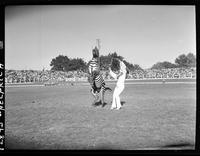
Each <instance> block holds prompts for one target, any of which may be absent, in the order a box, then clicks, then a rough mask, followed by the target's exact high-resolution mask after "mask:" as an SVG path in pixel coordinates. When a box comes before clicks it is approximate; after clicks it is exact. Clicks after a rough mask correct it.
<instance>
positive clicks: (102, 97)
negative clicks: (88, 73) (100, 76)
mask: <svg viewBox="0 0 200 156" xmlns="http://www.w3.org/2000/svg"><path fill="white" fill-rule="evenodd" d="M104 93H105V90H104V87H101V93H100V95H101V104H102V105H104Z"/></svg>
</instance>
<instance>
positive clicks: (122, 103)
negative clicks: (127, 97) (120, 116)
mask: <svg viewBox="0 0 200 156" xmlns="http://www.w3.org/2000/svg"><path fill="white" fill-rule="evenodd" d="M125 103H126V102H125V101H121V105H122V106H123V105H124V104H125ZM107 104H108V103H105V102H104V104H103V105H102V107H105V106H106V105H107Z"/></svg>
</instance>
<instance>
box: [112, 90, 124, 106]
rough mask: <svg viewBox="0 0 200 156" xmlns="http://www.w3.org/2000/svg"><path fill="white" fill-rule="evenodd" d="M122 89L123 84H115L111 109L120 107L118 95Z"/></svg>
mask: <svg viewBox="0 0 200 156" xmlns="http://www.w3.org/2000/svg"><path fill="white" fill-rule="evenodd" d="M123 90H124V86H116V87H115V90H114V93H113V101H112V106H111V109H114V108H117V109H120V108H121V102H120V97H119V95H120V94H121V92H122V91H123Z"/></svg>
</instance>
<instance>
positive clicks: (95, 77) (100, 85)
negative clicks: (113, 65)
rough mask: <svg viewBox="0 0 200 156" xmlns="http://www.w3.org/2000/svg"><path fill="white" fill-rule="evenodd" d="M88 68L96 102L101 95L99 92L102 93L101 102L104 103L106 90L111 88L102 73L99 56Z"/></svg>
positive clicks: (89, 80)
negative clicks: (106, 84)
mask: <svg viewBox="0 0 200 156" xmlns="http://www.w3.org/2000/svg"><path fill="white" fill-rule="evenodd" d="M88 68H89V74H90V75H89V76H88V82H89V83H90V85H91V87H92V88H91V93H92V94H93V96H94V97H95V101H94V103H95V102H96V100H97V98H98V97H99V93H100V94H101V102H102V103H104V97H103V96H104V92H105V91H106V90H110V91H111V89H110V88H109V87H105V81H104V79H103V76H102V74H101V73H100V65H99V62H98V59H97V58H93V59H92V60H91V61H90V62H89V64H88Z"/></svg>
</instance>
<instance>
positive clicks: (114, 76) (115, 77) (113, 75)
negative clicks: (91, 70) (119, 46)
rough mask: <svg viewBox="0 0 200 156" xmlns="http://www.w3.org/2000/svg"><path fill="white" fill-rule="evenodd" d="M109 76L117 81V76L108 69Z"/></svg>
mask: <svg viewBox="0 0 200 156" xmlns="http://www.w3.org/2000/svg"><path fill="white" fill-rule="evenodd" d="M109 71H110V72H109V74H110V75H111V76H112V77H113V78H114V79H117V74H115V73H114V72H113V71H112V70H111V68H110V67H109Z"/></svg>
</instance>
